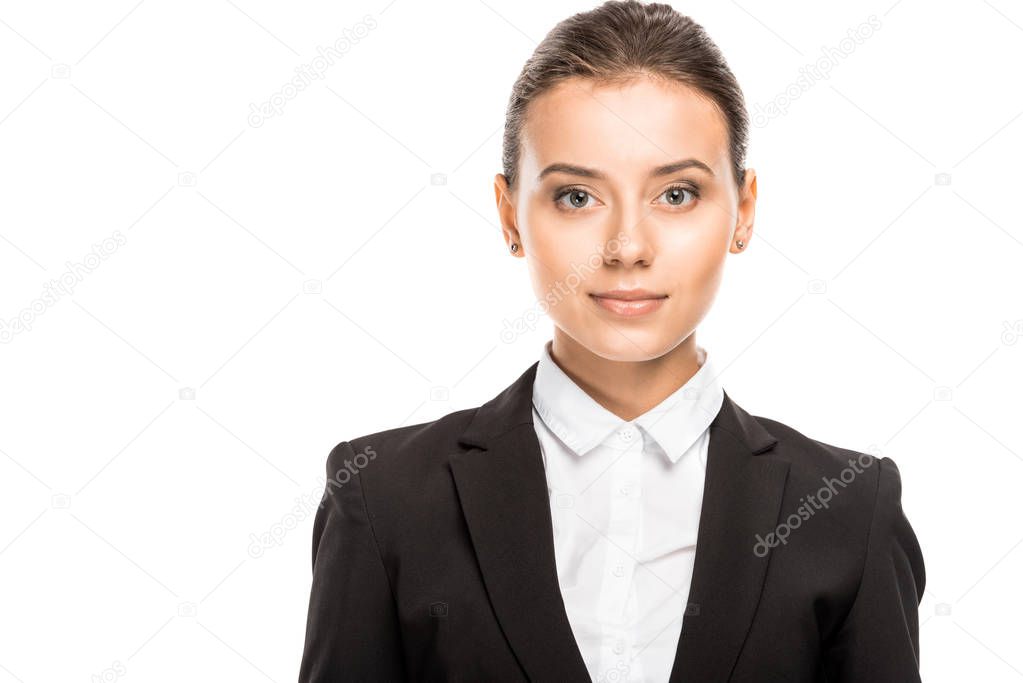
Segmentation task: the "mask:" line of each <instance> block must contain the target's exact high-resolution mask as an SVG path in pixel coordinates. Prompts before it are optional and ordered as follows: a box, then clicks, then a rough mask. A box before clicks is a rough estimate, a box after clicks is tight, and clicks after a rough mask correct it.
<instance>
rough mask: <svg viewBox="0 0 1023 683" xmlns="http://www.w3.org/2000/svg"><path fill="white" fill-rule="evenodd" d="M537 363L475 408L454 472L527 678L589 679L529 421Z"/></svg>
mask: <svg viewBox="0 0 1023 683" xmlns="http://www.w3.org/2000/svg"><path fill="white" fill-rule="evenodd" d="M537 365H538V363H533V365H532V366H530V368H529V369H527V370H526V371H525V372H524V373H522V375H521V376H520V377H519V378H518V379H517V380H516V381H515V382H514V383H513V384H511V386H509V387H508V388H507V389H505V390H504V391H502V392H501V393H500V394H498V395H497V396H496V397H494V398H493V399H491V400H490V401H488V402H487V403H485V404H484V405H482V406H481V407H480V408H479V410H477V412H476V414H475V415H474V417H473V420H472V422H471V423H470V424H469V426H468V427H467V429H466V430H465V432H464V433H463V434H462V435H461V437H460V441H461V442H462V443H463V444H465V445H468V446H470V448H469V450H466V451H461V452H459V453H457V454H455V455H452V456H451V458H450V465H451V472H452V475H453V476H454V479H455V485H456V487H457V490H458V497H459V501H460V503H461V505H462V511H463V514H464V515H465V520H466V523H467V525H468V528H469V535H470V536H471V538H472V543H473V548H474V549H475V551H476V557H477V560H478V561H479V566H480V571H481V572H482V574H483V581H484V584H485V585H486V588H487V593H488V595H489V596H490V601H491V603H492V604H493V607H494V612H495V613H496V614H497V619H498V621H499V622H500V624H501V627H502V629H503V630H504V634H505V637H507V639H508V642H509V644H510V645H511V648H512V650H513V651H514V653H515V655H516V657H517V658H518V661H519V663H520V664H521V665H522V668H523V669H524V670H525V672H526V674H527V676H528V677H529V678H530V679H531V680H534V681H541V680H552V681H553V680H557V681H588V680H589V675H588V673H587V671H586V664H585V662H584V661H583V658H582V654H581V653H580V652H579V648H578V646H577V644H576V641H575V636H574V635H573V633H572V628H571V624H570V623H569V621H568V615H567V613H566V611H565V603H564V600H563V599H562V596H561V589H560V587H559V585H558V574H557V566H556V563H555V556H554V532H553V525H552V522H551V514H550V502H549V497H548V492H547V476H546V473H545V471H544V466H543V456H542V455H541V453H540V444H539V441H538V440H537V438H536V432H535V429H534V427H533V417H532V392H533V378H534V377H535V375H536V367H537Z"/></svg>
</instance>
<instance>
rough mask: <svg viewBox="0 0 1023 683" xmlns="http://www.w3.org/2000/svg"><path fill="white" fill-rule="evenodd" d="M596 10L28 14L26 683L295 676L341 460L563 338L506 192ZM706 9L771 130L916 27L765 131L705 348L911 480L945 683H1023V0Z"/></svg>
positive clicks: (22, 532)
mask: <svg viewBox="0 0 1023 683" xmlns="http://www.w3.org/2000/svg"><path fill="white" fill-rule="evenodd" d="M591 6H592V5H590V4H588V3H569V2H561V1H559V0H552V1H548V2H544V3H532V4H529V5H523V4H522V3H512V2H507V1H506V0H501V1H498V0H487V2H486V3H484V2H479V1H468V0H466V1H464V2H431V3H426V2H413V1H412V0H394V1H393V2H390V0H382V1H380V2H346V3H331V2H322V3H316V2H295V3H275V2H253V1H251V0H224V1H217V2H196V1H194V0H193V1H191V2H188V1H185V2H180V1H179V2H167V1H160V0H144V1H142V2H138V3H135V2H133V1H129V2H106V3H74V2H63V3H46V2H33V3H11V2H5V3H3V4H2V5H0V63H2V64H3V70H2V87H0V188H2V189H0V198H2V199H0V319H2V320H3V321H5V322H6V323H7V325H8V326H9V325H10V321H12V320H13V319H17V318H18V317H19V316H21V315H22V314H23V313H24V311H26V310H28V311H31V309H32V306H33V305H35V306H36V308H37V310H36V311H35V312H34V313H29V314H26V315H27V316H28V317H29V318H31V325H30V329H28V330H24V331H17V332H15V331H12V330H11V329H9V328H4V327H3V326H2V324H0V330H6V332H5V335H6V336H5V339H4V341H5V343H3V344H0V386H2V391H0V605H2V607H0V614H2V616H0V643H2V646H0V682H3V683H6V681H25V682H29V681H58V680H59V681H74V680H80V681H86V680H97V679H99V678H102V679H103V680H125V681H133V680H137V681H182V680H197V681H226V680H231V681H242V680H246V681H249V680H251V681H259V680H267V679H268V680H272V681H291V680H295V678H296V676H297V671H298V665H299V660H300V657H301V649H302V644H303V637H304V628H305V618H306V609H307V600H308V591H309V581H310V575H311V574H310V553H311V545H310V537H311V531H312V517H311V513H312V510H313V509H314V508H315V505H316V503H317V502H318V500H319V496H320V493H321V492H322V486H323V483H322V477H323V475H324V464H325V460H326V456H327V453H328V452H329V450H330V449H331V447H333V446H334V445H335V444H336V443H338V442H339V441H341V440H345V439H351V438H354V437H356V436H359V435H362V434H367V433H370V432H373V431H377V430H381V429H387V428H391V427H397V426H399V425H405V424H414V423H418V422H424V421H427V420H432V419H434V418H436V417H439V416H441V415H443V414H445V413H447V412H450V411H453V410H457V409H461V408H466V407H471V406H474V405H478V404H479V403H482V402H483V401H485V400H487V399H488V398H490V397H491V396H492V395H494V394H495V393H497V392H498V391H499V390H500V389H502V388H503V387H504V386H506V385H507V384H508V383H510V382H511V381H512V380H513V379H515V378H516V377H518V376H519V374H520V373H521V372H522V371H523V370H525V369H526V368H527V367H528V366H529V364H531V363H532V362H533V361H535V360H536V358H537V357H538V354H539V353H540V349H541V347H542V344H543V342H544V341H546V339H548V338H549V337H550V333H551V327H550V322H549V320H548V319H546V318H541V319H540V320H538V321H537V324H536V325H535V329H534V330H533V331H532V332H531V333H530V334H527V335H525V336H519V337H517V338H514V339H513V340H511V341H508V340H505V339H502V337H501V336H500V335H501V331H502V329H503V327H504V322H505V321H510V320H513V319H516V318H519V317H521V316H528V315H531V314H532V313H533V312H534V311H535V310H536V302H535V300H534V299H533V296H532V292H531V289H530V287H529V285H528V282H527V275H526V271H525V269H524V267H523V262H522V261H521V260H518V259H514V258H512V257H511V256H510V255H509V254H508V252H507V251H506V248H505V246H504V243H503V241H502V240H501V238H500V236H499V233H498V230H497V218H496V212H495V208H494V201H493V192H492V178H493V175H494V174H495V173H496V172H498V171H499V170H500V167H499V160H500V144H501V129H502V127H503V115H504V109H505V105H506V103H507V98H508V94H509V91H510V87H511V85H512V82H513V81H514V79H515V77H516V76H517V75H518V72H519V69H520V68H521V66H522V63H523V62H524V61H525V59H526V58H527V57H528V56H529V54H530V53H531V51H532V49H533V48H534V46H535V45H536V43H537V42H538V41H539V40H540V39H541V38H542V37H543V35H544V34H545V33H546V32H547V31H548V30H549V29H550V28H551V27H552V26H553V25H554V24H555V23H556V22H557V21H558V20H560V19H562V18H564V17H567V16H568V15H570V14H572V13H574V12H576V11H581V10H584V9H588V8H589V7H591ZM679 7H680V9H682V11H684V12H686V13H688V14H690V15H692V16H693V17H694V18H695V19H696V20H697V21H698V22H700V23H702V24H703V25H704V26H705V27H706V28H707V29H708V31H709V32H710V34H711V36H712V37H713V38H714V39H715V40H716V41H717V42H718V44H719V45H720V46H721V48H722V50H723V51H724V53H725V55H726V56H727V57H728V60H729V62H730V64H731V66H732V68H733V69H734V71H735V72H736V75H737V76H738V78H739V81H740V83H741V84H742V85H743V87H744V89H745V92H746V97H747V100H748V102H749V105H750V108H751V109H755V107H756V106H758V105H760V106H765V105H766V104H767V103H769V102H771V101H774V100H775V99H776V98H777V97H778V96H779V95H780V94H784V93H785V92H786V91H787V90H788V89H789V87H790V85H792V84H794V83H796V82H797V79H798V78H799V75H800V69H801V68H803V67H805V66H806V65H809V64H812V63H814V62H815V61H817V60H818V59H819V58H821V57H822V56H823V55H824V54H825V52H824V50H827V49H828V48H838V49H841V48H840V46H841V44H842V42H841V41H842V40H843V39H844V38H846V37H847V35H848V31H849V30H850V29H852V30H855V29H856V27H858V26H860V25H861V24H864V23H865V22H868V21H869V17H870V16H871V15H874V16H875V17H876V21H877V22H879V28H877V29H875V30H874V31H873V33H872V35H871V36H870V37H869V38H868V39H866V40H863V41H862V42H861V43H859V44H856V45H855V49H853V50H851V51H847V53H846V54H844V55H843V56H840V57H838V58H834V57H833V58H832V65H831V66H832V69H831V72H830V77H829V78H827V79H824V80H817V81H815V82H813V83H811V84H810V87H808V88H805V89H795V90H793V91H792V92H794V93H795V96H794V97H792V98H790V101H789V103H788V105H787V108H786V111H785V113H784V115H779V116H774V117H770V118H768V119H766V120H760V121H759V124H760V125H756V126H754V128H753V129H752V145H751V148H750V155H749V165H750V166H752V167H754V168H756V169H757V171H758V174H759V183H758V184H759V202H758V210H757V221H756V229H755V235H754V238H753V240H752V242H751V244H750V246H749V247H748V249H747V250H746V251H745V252H744V253H742V254H741V255H737V256H734V255H733V256H730V257H729V260H728V267H727V272H726V276H725V281H724V284H723V287H722V290H721V293H720V295H719V297H718V299H717V301H716V303H715V306H714V309H713V311H712V313H711V315H710V316H709V318H708V319H707V320H706V321H705V322H704V324H703V325H701V327H700V329H699V332H698V334H697V338H698V341H699V343H700V344H701V345H702V346H704V347H705V348H707V349H708V350H709V352H710V353H712V354H714V355H715V357H716V358H717V360H718V362H719V363H720V365H719V367H721V368H725V371H724V373H723V375H722V377H721V380H722V382H723V385H724V386H725V388H726V390H728V391H729V392H730V394H731V395H732V396H733V397H734V398H736V400H737V401H738V402H739V403H740V404H741V405H743V406H744V407H745V408H746V409H747V410H749V411H750V412H752V413H754V414H756V415H763V416H767V417H772V418H774V419H778V420H781V421H783V422H786V423H788V424H790V425H792V426H794V427H796V428H797V429H799V430H801V431H802V432H803V433H805V434H807V435H808V436H810V437H812V438H815V439H818V440H821V441H825V442H828V443H832V444H836V445H839V446H843V447H847V448H853V449H857V450H870V451H871V452H874V453H878V452H879V453H881V454H884V455H888V456H890V457H892V458H893V459H894V460H895V461H896V462H897V463H898V465H899V467H900V469H901V472H902V477H903V487H904V488H903V502H904V508H905V510H906V514H907V516H908V517H909V519H910V521H911V522H912V524H913V526H914V528H915V529H916V531H917V534H918V536H919V539H920V542H921V545H922V547H923V550H924V555H925V559H926V563H927V594H926V599H925V601H924V603H923V605H922V607H921V622H922V628H921V640H922V659H923V674H924V679H925V680H927V681H962V680H983V681H1015V680H1019V679H1021V678H1023V650H1020V649H1019V647H1018V645H1019V643H1020V642H1021V637H1023V629H1021V627H1020V625H1019V615H1020V607H1021V595H1023V589H1021V588H1020V582H1019V577H1020V576H1021V575H1023V547H1021V540H1023V538H1021V537H1023V514H1021V513H1023V496H1021V495H1020V485H1021V484H1023V455H1021V454H1023V432H1021V430H1020V421H1019V416H1020V412H1021V411H1020V408H1021V405H1020V404H1021V401H1020V378H1021V376H1023V373H1021V370H1023V341H1021V340H1020V337H1021V336H1023V300H1021V296H1020V294H1021V292H1023V275H1021V268H1020V265H1021V260H1023V225H1021V220H1020V212H1019V198H1020V178H1019V170H1018V168H1019V166H1018V164H1019V157H1020V150H1021V145H1023V118H1021V114H1023V89H1021V88H1020V87H1019V84H1018V77H1019V76H1018V74H1019V70H1020V67H1021V66H1023V7H1021V6H1020V5H1019V3H1013V2H1010V1H1009V0H992V1H990V2H987V1H982V0H978V1H976V2H973V1H967V2H958V3H952V2H924V1H923V0H900V1H899V2H895V3H894V4H892V2H891V1H890V0H879V1H878V2H858V3H856V2H842V3H834V4H832V3H816V2H814V3H811V2H808V1H807V2H799V3H785V4H784V5H782V4H779V3H770V4H768V3H754V2H751V1H750V2H744V3H734V2H709V1H708V2H690V3H686V4H685V6H684V7H683V6H679ZM369 24H372V25H373V26H374V27H373V28H372V29H369V30H366V27H367V26H368V25H369ZM345 35H349V36H352V37H354V40H353V41H352V42H351V44H350V45H349V46H348V48H347V50H346V51H345V52H344V53H343V54H340V56H339V57H338V58H337V59H335V60H334V63H333V64H332V65H330V67H329V68H328V69H327V70H326V71H325V72H323V73H322V76H323V78H322V79H319V80H316V81H315V82H313V84H312V85H311V87H309V88H307V89H305V90H302V91H299V92H297V93H291V94H292V95H294V96H293V97H290V98H286V99H285V100H284V104H283V106H282V108H281V109H280V111H279V113H277V114H276V115H274V116H272V117H268V118H266V119H265V120H263V121H261V122H260V123H261V125H259V126H254V125H251V121H250V107H251V106H253V105H258V104H260V103H263V102H265V101H267V100H269V99H270V98H271V97H272V96H274V95H275V94H279V93H281V92H282V88H283V86H284V85H285V84H286V83H288V82H289V80H290V79H291V78H292V77H293V76H295V73H296V71H295V70H296V69H297V68H301V67H303V66H305V65H309V64H311V63H312V62H313V60H314V59H315V58H316V56H317V54H318V53H317V49H318V48H320V47H323V48H326V47H327V46H330V45H333V44H334V43H335V41H337V40H338V38H341V37H343V36H345ZM831 54H832V55H834V54H835V53H834V52H832V53H831ZM434 174H444V179H445V182H444V184H433V182H431V178H432V177H434ZM941 174H947V175H941ZM942 179H944V180H942ZM949 179H950V183H946V181H947V180H949ZM118 235H121V236H123V240H122V241H123V244H116V243H115V241H114V240H116V239H118V237H117V236H118ZM105 239H108V240H110V241H108V246H113V245H116V246H114V247H113V248H112V253H106V255H105V258H102V259H98V260H97V261H96V262H94V263H93V265H94V266H95V267H94V268H91V269H85V270H83V269H81V268H79V269H78V271H77V272H79V273H81V274H82V277H81V278H80V280H79V279H78V278H75V277H74V276H73V275H72V276H70V278H71V280H72V281H73V284H74V286H73V291H70V292H69V293H66V294H63V295H61V296H59V297H58V298H57V299H56V300H55V301H53V302H51V303H50V304H48V305H47V304H45V303H43V302H42V299H41V297H42V295H43V293H44V291H45V289H44V288H45V283H47V282H48V281H50V280H56V281H59V280H60V278H61V277H62V276H64V275H65V271H66V270H67V269H68V267H69V266H68V264H69V262H70V263H71V267H72V268H74V264H77V263H84V262H85V260H86V258H87V255H88V254H90V252H92V251H93V250H94V248H96V247H94V245H101V243H102V242H103V240H105ZM89 258H90V259H91V258H93V257H89ZM71 272H72V273H73V272H75V271H74V270H72V271H71ZM190 391H191V393H190ZM296 508H297V509H298V510H299V514H298V515H297V516H296V515H295V512H294V511H295V509H296ZM303 515H305V517H304V519H301V520H300V521H298V520H297V517H301V516H303ZM296 521H297V524H292V522H296ZM811 523H812V522H811ZM286 527H287V528H286ZM273 530H276V531H283V532H284V533H278V540H279V543H277V544H274V545H271V546H270V547H268V548H259V549H260V550H261V551H262V552H260V553H256V552H254V551H253V550H252V547H253V546H252V545H251V544H252V538H254V537H258V536H260V535H261V534H266V533H270V532H271V531H273ZM837 542H841V539H836V543H837ZM256 555H258V557H257V556H256Z"/></svg>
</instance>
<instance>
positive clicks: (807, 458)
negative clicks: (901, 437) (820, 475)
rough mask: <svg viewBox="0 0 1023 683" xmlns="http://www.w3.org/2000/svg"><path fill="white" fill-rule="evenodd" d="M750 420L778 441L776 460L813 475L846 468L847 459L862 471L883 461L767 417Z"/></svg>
mask: <svg viewBox="0 0 1023 683" xmlns="http://www.w3.org/2000/svg"><path fill="white" fill-rule="evenodd" d="M753 419H755V420H756V421H757V422H759V423H760V425H761V426H762V427H764V429H766V430H767V431H768V432H770V433H771V434H772V435H773V436H774V437H775V438H777V439H778V444H777V445H776V446H775V451H776V452H777V453H778V454H779V457H784V458H785V459H786V460H789V461H790V462H791V464H792V466H793V467H794V468H796V469H797V471H798V470H806V471H808V472H809V473H811V474H814V473H816V472H818V471H822V472H830V471H833V470H836V469H837V470H841V469H843V468H845V467H848V466H849V464H850V463H849V461H850V460H852V461H854V462H858V464H859V465H860V466H862V467H863V468H870V467H872V466H874V465H876V464H877V463H878V462H879V461H880V460H881V459H882V458H881V457H880V456H878V455H874V454H872V453H867V452H865V451H858V450H855V449H852V448H845V447H842V446H839V445H836V444H833V443H829V442H826V441H821V440H819V439H814V438H813V437H810V436H807V435H806V434H805V433H803V432H802V431H800V430H798V429H796V428H794V427H792V426H790V425H787V424H785V423H784V422H780V421H778V420H775V419H772V418H769V417H764V416H761V415H755V416H753ZM875 469H879V468H875Z"/></svg>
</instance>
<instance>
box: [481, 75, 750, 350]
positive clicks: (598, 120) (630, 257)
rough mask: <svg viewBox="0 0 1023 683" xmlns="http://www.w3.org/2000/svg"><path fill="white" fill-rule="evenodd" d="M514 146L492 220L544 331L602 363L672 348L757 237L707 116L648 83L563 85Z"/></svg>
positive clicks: (722, 138)
mask: <svg viewBox="0 0 1023 683" xmlns="http://www.w3.org/2000/svg"><path fill="white" fill-rule="evenodd" d="M521 142H522V146H521V153H520V162H519V167H518V178H517V180H516V187H515V188H514V190H513V191H511V192H509V190H508V185H507V182H506V179H505V177H504V175H503V174H498V175H497V177H496V178H495V186H494V187H495V194H496V197H497V201H498V212H499V214H500V217H501V223H502V231H503V233H504V236H505V240H506V242H507V243H509V244H511V243H512V242H516V243H518V244H519V250H518V252H517V253H516V254H515V255H516V256H521V257H522V258H525V259H526V264H527V266H528V269H529V274H530V279H531V281H532V286H533V290H534V292H535V294H536V296H537V298H538V299H539V300H540V301H541V302H544V305H545V306H546V307H547V313H548V315H549V316H550V317H551V319H552V320H553V322H554V324H555V325H556V326H557V327H558V328H559V329H560V330H561V332H563V333H564V334H567V335H568V336H569V337H571V338H572V339H573V340H574V341H576V342H578V343H579V344H580V345H582V346H584V347H585V348H587V349H589V350H590V351H592V352H593V353H594V354H596V355H598V356H601V357H603V358H606V359H608V360H618V361H641V360H649V359H652V358H658V357H660V356H662V355H664V354H666V353H668V352H669V351H671V350H672V349H674V348H675V347H676V346H678V345H679V344H680V343H681V342H682V341H684V340H685V339H686V338H687V337H689V336H690V334H692V332H693V331H694V330H695V329H696V327H697V325H698V324H699V322H700V321H701V320H702V319H703V317H704V316H705V315H706V313H707V311H708V310H709V309H710V306H711V303H712V302H713V300H714V297H715V295H716V293H717V290H718V286H719V284H720V282H721V275H722V270H723V268H724V261H725V256H726V255H727V254H728V252H729V251H733V252H738V251H739V249H738V248H737V247H736V246H735V242H736V241H737V240H740V239H741V240H742V241H743V242H745V243H746V244H749V241H750V237H751V230H752V225H753V209H754V203H755V201H756V180H755V174H754V172H753V170H752V169H750V170H748V171H747V173H746V180H745V182H744V184H743V186H742V187H737V186H736V183H735V179H734V175H733V173H732V170H731V160H730V157H729V148H728V131H727V128H726V126H725V121H724V119H723V118H722V115H721V114H720V112H719V111H718V110H717V108H716V107H715V106H714V104H713V103H712V102H711V101H710V100H708V99H706V98H704V97H701V96H700V95H698V94H697V93H696V92H695V91H693V90H691V89H689V88H687V87H685V86H682V85H679V84H667V83H664V82H660V81H655V80H653V79H650V78H647V77H642V78H638V79H636V80H634V81H632V82H631V83H629V84H628V85H625V86H601V85H595V84H594V82H593V81H589V80H585V79H578V78H577V79H571V80H568V81H564V82H562V83H560V84H559V85H558V86H556V87H555V88H553V89H551V90H549V91H547V92H545V93H544V94H543V95H541V96H539V97H538V98H536V99H535V100H534V101H533V102H532V103H531V104H530V105H529V108H528V112H527V115H526V121H525V124H524V126H523V131H522V136H521ZM615 290H619V292H618V293H617V294H616V293H615ZM638 290H644V291H638ZM622 297H624V298H625V299H633V300H632V301H631V302H630V301H625V300H623V298H622Z"/></svg>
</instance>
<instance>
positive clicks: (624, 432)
mask: <svg viewBox="0 0 1023 683" xmlns="http://www.w3.org/2000/svg"><path fill="white" fill-rule="evenodd" d="M618 438H619V439H621V440H622V441H625V442H626V443H628V442H629V441H632V440H633V439H635V438H636V430H635V428H633V427H631V426H630V427H625V428H623V429H621V430H620V431H619V432H618Z"/></svg>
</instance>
